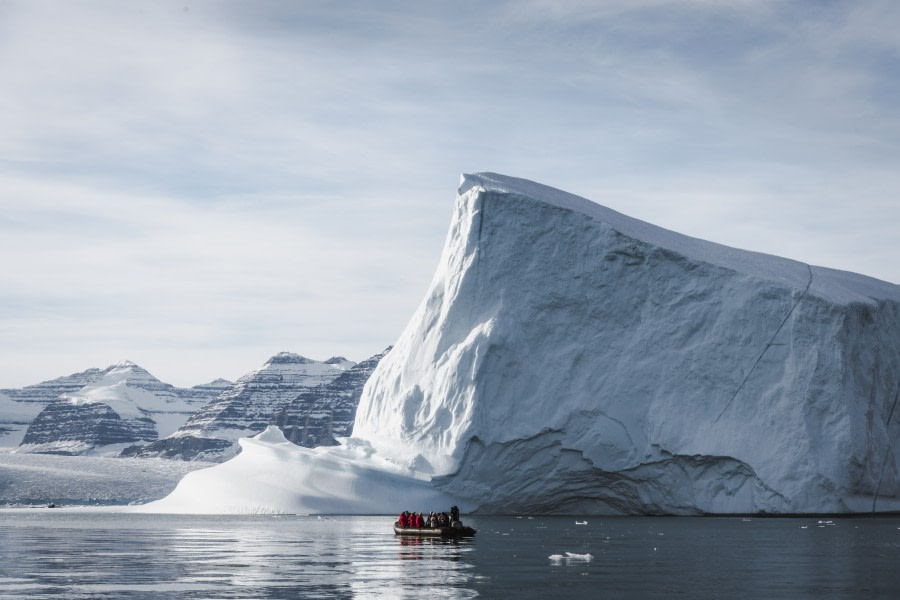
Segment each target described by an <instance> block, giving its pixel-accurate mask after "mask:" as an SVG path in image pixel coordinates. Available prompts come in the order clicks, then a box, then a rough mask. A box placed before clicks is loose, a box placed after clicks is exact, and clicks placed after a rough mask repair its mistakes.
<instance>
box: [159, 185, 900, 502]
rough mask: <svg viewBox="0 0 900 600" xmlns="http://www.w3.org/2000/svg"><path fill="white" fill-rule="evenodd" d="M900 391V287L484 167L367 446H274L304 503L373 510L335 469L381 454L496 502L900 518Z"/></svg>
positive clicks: (368, 416) (365, 402)
mask: <svg viewBox="0 0 900 600" xmlns="http://www.w3.org/2000/svg"><path fill="white" fill-rule="evenodd" d="M898 395H900V287H898V286H896V285H893V284H890V283H886V282H882V281H878V280H875V279H871V278H868V277H864V276H861V275H856V274H852V273H847V272H841V271H835V270H832V269H826V268H822V267H813V266H810V265H807V264H804V263H800V262H796V261H792V260H788V259H783V258H778V257H774V256H769V255H764V254H758V253H753V252H747V251H743V250H737V249H733V248H729V247H725V246H721V245H718V244H713V243H710V242H706V241H702V240H698V239H694V238H690V237H687V236H684V235H680V234H677V233H674V232H671V231H667V230H664V229H661V228H659V227H656V226H653V225H650V224H648V223H645V222H642V221H638V220H635V219H632V218H629V217H626V216H624V215H622V214H620V213H617V212H615V211H612V210H610V209H607V208H604V207H602V206H599V205H596V204H593V203H591V202H589V201H587V200H585V199H583V198H579V197H577V196H573V195H570V194H567V193H565V192H561V191H559V190H555V189H552V188H549V187H545V186H542V185H539V184H536V183H532V182H529V181H525V180H521V179H514V178H510V177H505V176H502V175H495V174H490V173H482V174H477V175H466V176H464V177H463V181H462V184H461V186H460V189H459V195H458V198H457V201H456V205H455V210H454V215H453V220H452V224H451V228H450V232H449V235H448V237H447V241H446V245H445V247H444V251H443V255H442V258H441V262H440V265H439V267H438V270H437V272H436V274H435V276H434V280H433V281H432V284H431V287H430V289H429V291H428V293H427V295H426V298H425V300H424V301H423V303H422V305H421V306H420V307H419V309H418V310H417V311H416V313H415V315H414V316H413V317H412V319H411V321H410V323H409V325H408V326H407V328H406V330H405V331H404V332H403V334H402V335H401V337H400V339H399V341H398V342H397V343H396V344H395V347H394V349H393V350H392V351H391V352H390V353H389V354H388V355H387V356H386V357H385V358H384V359H383V360H382V361H381V363H380V364H379V366H378V368H377V369H376V370H375V372H374V373H373V375H372V377H371V379H370V380H369V382H368V383H367V385H366V388H365V390H364V392H363V396H362V399H361V401H360V405H359V408H358V411H357V416H356V422H355V426H354V430H353V437H354V438H355V440H354V441H352V442H351V445H353V446H355V447H357V448H367V454H366V457H365V458H361V459H360V460H358V461H355V459H352V458H351V459H347V461H348V462H345V463H341V465H340V466H338V465H337V464H336V463H335V460H336V458H335V457H337V456H338V454H339V453H341V452H346V451H347V450H346V448H343V449H334V450H329V449H319V451H317V452H310V451H305V452H304V456H305V457H307V458H305V459H304V460H302V461H298V460H293V462H291V461H287V460H285V459H284V456H279V457H274V458H273V459H277V460H283V461H284V462H283V465H284V468H285V470H286V471H290V472H291V473H292V475H291V477H293V478H294V479H292V482H293V483H292V485H296V486H297V487H296V488H292V489H293V491H291V492H290V493H291V494H293V498H294V501H293V502H292V504H291V506H293V507H295V508H296V507H298V506H301V505H302V506H304V507H306V508H309V509H310V510H308V511H306V512H321V507H322V503H323V501H324V500H323V499H328V498H331V502H332V503H333V504H334V505H339V506H341V508H342V510H341V511H339V512H366V508H365V505H364V504H362V503H357V502H356V501H355V500H354V499H353V498H352V497H350V498H349V499H348V497H347V496H345V495H343V494H344V491H346V489H347V486H348V485H349V484H347V483H345V484H342V485H343V487H340V489H324V487H323V486H322V484H321V483H318V482H322V481H327V480H328V479H329V478H332V477H336V478H338V479H339V480H341V481H354V480H355V481H357V482H358V484H357V485H356V487H353V486H350V487H353V489H354V490H355V492H354V493H356V494H358V493H359V486H365V485H368V483H367V482H368V479H367V478H366V477H367V476H366V475H365V473H367V472H368V471H367V469H369V468H370V467H369V466H366V465H369V464H371V462H372V460H373V459H375V458H377V460H378V461H379V464H381V465H390V467H391V468H393V469H398V473H401V474H406V475H407V477H406V479H404V480H402V481H401V480H397V481H396V482H395V483H396V484H397V485H398V486H402V485H404V482H411V483H410V485H411V486H412V488H413V489H419V488H418V487H416V486H420V485H421V481H422V479H423V478H427V479H429V480H430V486H431V488H432V489H434V490H436V491H440V492H443V493H444V494H445V495H446V497H448V498H450V499H452V500H454V501H456V502H459V503H460V506H461V507H462V506H465V507H466V508H467V509H468V510H473V509H477V510H479V511H481V512H485V513H510V512H535V513H579V514H585V513H607V514H608V513H613V514H615V513H626V514H654V513H656V514H658V513H670V514H698V513H758V512H770V513H806V512H869V511H873V510H878V511H881V510H894V509H897V508H898V507H900V503H898V501H897V500H898V494H900V468H898V460H897V456H898V451H900V413H898V414H895V413H894V409H895V407H896V404H897V401H898ZM245 451H246V450H245ZM290 452H297V450H293V449H290ZM238 458H240V457H238ZM354 461H355V462H354ZM346 465H353V467H352V468H351V467H349V466H346ZM225 468H227V465H223V467H221V468H219V469H220V470H219V471H218V473H220V474H221V475H216V476H217V477H218V476H221V477H225V476H227V473H226V472H225V471H224V469H225ZM354 469H356V470H355V471H354ZM312 472H315V473H316V474H317V476H316V477H315V478H311V477H310V476H309V474H310V473H312ZM200 473H203V472H198V473H193V474H191V475H189V476H188V477H187V478H186V480H185V483H187V482H188V480H190V479H191V478H197V477H198V476H199V475H200ZM214 473H215V470H211V471H210V472H209V474H208V476H209V477H213V476H214V475H213V474H214ZM354 478H356V479H354ZM312 481H315V482H317V483H316V486H314V489H311V488H310V485H311V482H312ZM248 486H252V484H248ZM194 487H195V488H196V490H197V491H198V492H199V489H200V488H199V486H194ZM326 487H327V486H326ZM342 490H343V491H342ZM176 492H177V491H176ZM209 496H211V494H206V495H205V496H204V495H203V494H199V493H198V502H201V503H202V502H207V501H208V498H209ZM300 496H302V497H303V498H305V499H304V500H303V501H302V502H298V501H296V498H297V497H300ZM313 499H314V501H313ZM249 504H252V502H250V503H249ZM249 504H248V505H249ZM162 505H165V501H164V502H163V503H162ZM393 508H394V507H391V508H390V510H389V511H385V512H392V511H393ZM397 508H400V507H399V505H398V506H397ZM372 512H380V511H372Z"/></svg>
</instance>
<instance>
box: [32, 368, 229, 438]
mask: <svg viewBox="0 0 900 600" xmlns="http://www.w3.org/2000/svg"><path fill="white" fill-rule="evenodd" d="M86 373H87V372H86ZM90 373H91V375H90V377H89V383H87V384H86V385H84V386H82V387H81V388H79V389H77V390H70V391H66V392H63V393H62V394H61V395H60V396H59V397H58V398H56V399H54V400H53V401H51V402H49V403H48V404H47V405H46V406H45V407H44V408H43V410H41V411H40V413H39V414H37V416H36V417H35V418H34V420H33V421H32V422H31V423H30V425H29V426H28V430H27V431H26V433H25V435H24V438H23V440H22V443H21V446H20V447H19V449H18V451H19V452H48V453H61V454H80V453H83V452H87V451H90V450H94V449H95V448H98V447H102V446H111V445H115V444H128V443H134V442H136V441H138V440H147V441H150V440H155V439H157V438H158V437H159V436H160V435H168V434H169V433H172V432H173V431H175V430H176V429H177V428H178V427H179V426H180V425H182V424H183V423H184V422H185V421H186V420H187V419H188V417H189V416H191V415H192V414H193V413H194V412H195V411H196V410H197V409H198V408H199V407H201V406H203V405H204V404H205V403H207V402H208V401H209V400H210V399H211V398H212V397H214V396H215V395H218V394H219V393H221V392H222V391H223V389H225V388H226V387H228V386H229V385H230V383H229V382H227V381H224V380H217V381H216V382H213V383H210V384H206V385H203V386H197V387H195V388H190V389H182V388H176V387H174V386H172V385H170V384H168V383H163V382H162V381H160V380H159V379H157V378H156V377H154V376H153V375H151V374H150V373H149V372H147V371H146V370H145V369H143V368H141V367H139V366H138V365H136V364H134V363H132V362H130V361H122V362H119V363H116V364H114V365H111V366H110V367H108V368H106V369H103V370H100V369H97V370H91V371H90ZM56 381H58V380H56ZM43 388H44V389H54V391H55V390H56V389H59V386H43Z"/></svg>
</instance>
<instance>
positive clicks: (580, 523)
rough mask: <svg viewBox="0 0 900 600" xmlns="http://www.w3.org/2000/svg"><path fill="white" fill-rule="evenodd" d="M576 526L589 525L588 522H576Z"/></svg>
mask: <svg viewBox="0 0 900 600" xmlns="http://www.w3.org/2000/svg"><path fill="white" fill-rule="evenodd" d="M575 524H576V525H587V521H575Z"/></svg>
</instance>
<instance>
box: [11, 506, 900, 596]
mask: <svg viewBox="0 0 900 600" xmlns="http://www.w3.org/2000/svg"><path fill="white" fill-rule="evenodd" d="M464 519H465V517H464ZM465 520H466V522H467V523H468V524H471V525H473V526H474V527H476V528H477V529H478V534H477V535H476V536H475V537H474V538H471V539H464V540H458V541H454V540H445V541H439V540H418V539H409V538H398V537H396V536H395V535H394V534H393V532H392V530H391V525H392V522H393V518H392V517H321V518H317V517H299V516H248V517H234V516H228V517H209V516H202V517H196V516H171V515H131V514H117V513H102V512H98V513H84V512H70V511H64V510H48V509H34V510H0V598H91V599H94V598H391V599H394V598H429V599H437V598H554V599H557V600H561V599H568V598H673V597H674V598H678V597H682V598H692V599H695V598H900V519H898V518H842V519H837V518H827V519H826V518H822V519H815V518H801V519H761V518H754V519H742V518H652V517H643V518H640V517H637V518H635V517H628V518H625V517H621V518H598V517H583V518H576V517H534V518H529V517H478V518H475V517H473V518H468V519H465ZM576 521H577V522H578V523H583V524H576Z"/></svg>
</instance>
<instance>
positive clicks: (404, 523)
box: [397, 510, 409, 527]
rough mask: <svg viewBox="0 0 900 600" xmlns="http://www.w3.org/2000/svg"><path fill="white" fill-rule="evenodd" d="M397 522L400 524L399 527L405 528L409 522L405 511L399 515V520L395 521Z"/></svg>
mask: <svg viewBox="0 0 900 600" xmlns="http://www.w3.org/2000/svg"><path fill="white" fill-rule="evenodd" d="M397 522H398V523H400V527H407V526H408V525H409V521H408V519H407V514H406V511H405V510H404V511H403V512H402V513H400V518H399V519H397Z"/></svg>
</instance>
